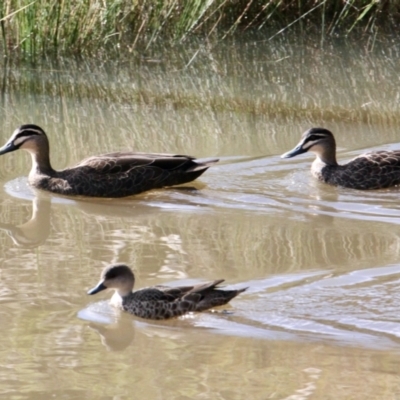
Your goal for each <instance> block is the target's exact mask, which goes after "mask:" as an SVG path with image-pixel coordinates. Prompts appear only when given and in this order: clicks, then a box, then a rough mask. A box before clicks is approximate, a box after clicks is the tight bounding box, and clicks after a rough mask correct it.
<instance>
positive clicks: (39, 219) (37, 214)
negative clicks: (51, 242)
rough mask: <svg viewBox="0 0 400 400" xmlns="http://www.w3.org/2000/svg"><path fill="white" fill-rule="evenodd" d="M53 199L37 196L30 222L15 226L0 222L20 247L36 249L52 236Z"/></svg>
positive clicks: (33, 203) (2, 227)
mask: <svg viewBox="0 0 400 400" xmlns="http://www.w3.org/2000/svg"><path fill="white" fill-rule="evenodd" d="M50 215H51V199H50V198H49V197H47V196H41V195H38V196H35V198H34V199H33V200H32V217H31V219H30V220H29V221H27V222H25V223H23V224H19V225H13V224H11V223H5V222H0V230H4V231H6V232H7V234H8V235H9V236H10V237H11V239H12V241H13V242H14V244H15V245H16V246H18V247H24V248H35V247H38V246H40V245H42V244H43V243H44V242H45V241H46V239H47V238H48V236H49V234H50Z"/></svg>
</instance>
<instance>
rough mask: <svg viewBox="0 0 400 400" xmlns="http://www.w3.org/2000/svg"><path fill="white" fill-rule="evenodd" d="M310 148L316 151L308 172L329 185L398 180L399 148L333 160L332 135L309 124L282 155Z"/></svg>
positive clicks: (369, 185)
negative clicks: (351, 158)
mask: <svg viewBox="0 0 400 400" xmlns="http://www.w3.org/2000/svg"><path fill="white" fill-rule="evenodd" d="M307 151H311V152H313V153H315V154H316V156H317V157H316V159H315V160H314V162H313V164H312V167H311V173H312V174H313V175H314V176H315V177H316V178H317V179H319V180H320V181H322V182H325V183H329V184H330V185H336V186H343V187H347V188H351V189H360V190H366V189H383V188H388V187H391V186H395V185H398V184H400V150H395V151H374V152H372V153H366V154H362V155H360V156H358V157H356V158H354V159H353V160H351V161H349V162H348V163H347V164H344V165H339V164H338V163H337V161H336V142H335V138H334V136H333V134H332V132H330V131H329V130H328V129H324V128H311V129H309V130H308V131H306V132H304V133H303V136H302V138H301V140H300V142H299V144H298V145H297V146H296V147H295V148H294V149H293V150H291V151H288V152H287V153H285V154H283V155H282V156H281V157H282V158H290V157H295V156H297V155H299V154H302V153H306V152H307Z"/></svg>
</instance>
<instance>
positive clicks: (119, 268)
mask: <svg viewBox="0 0 400 400" xmlns="http://www.w3.org/2000/svg"><path fill="white" fill-rule="evenodd" d="M134 283H135V276H134V275H133V272H132V270H131V269H130V268H129V267H128V266H126V265H124V264H116V265H109V266H108V267H106V268H104V270H103V271H102V273H101V277H100V281H99V283H98V284H97V285H96V286H95V287H94V288H92V289H90V290H89V291H88V292H87V293H88V294H96V293H99V292H101V291H102V290H105V289H115V290H116V291H117V292H118V294H119V295H120V296H121V297H123V296H126V295H128V294H130V293H131V292H132V289H133V285H134Z"/></svg>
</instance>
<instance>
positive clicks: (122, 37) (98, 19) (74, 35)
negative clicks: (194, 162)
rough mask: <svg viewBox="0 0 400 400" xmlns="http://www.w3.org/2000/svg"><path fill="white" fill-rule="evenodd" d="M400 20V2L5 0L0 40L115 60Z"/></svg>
mask: <svg viewBox="0 0 400 400" xmlns="http://www.w3.org/2000/svg"><path fill="white" fill-rule="evenodd" d="M399 21H400V2H399V1H398V0H386V1H376V0H349V1H340V0H336V1H327V0H312V1H311V0H291V1H281V0H236V1H231V0H185V1H182V0H157V1H156V0H135V1H132V0H79V1H78V0H33V1H32V0H3V1H1V2H0V23H1V26H0V28H1V37H2V40H1V44H2V46H1V47H2V51H3V53H4V54H5V55H7V56H17V57H19V58H27V59H31V60H35V59H37V58H39V57H43V56H47V55H64V56H65V55H94V56H101V57H110V56H116V55H127V54H130V53H131V52H134V51H139V50H140V51H141V52H143V51H145V50H149V49H150V48H151V46H152V45H153V44H154V43H156V42H163V43H167V42H168V43H176V42H182V41H184V40H185V39H186V38H187V37H188V36H193V35H200V36H201V37H210V36H211V35H213V36H215V37H216V38H218V39H220V38H224V37H226V36H228V35H231V34H233V33H234V32H243V31H247V30H261V29H266V30H267V31H268V32H269V34H268V35H269V36H270V37H272V36H274V35H276V34H280V33H282V32H285V31H286V30H288V29H293V28H294V27H295V28H296V29H299V30H300V31H301V32H303V33H304V32H308V31H309V30H310V29H312V30H317V31H318V32H320V37H321V40H323V39H324V37H325V36H330V35H337V34H349V33H350V32H352V31H353V30H354V29H355V28H358V32H360V31H361V32H363V33H367V34H370V35H374V34H376V32H377V31H378V30H386V31H390V30H391V29H394V28H395V27H396V26H397V23H398V22H399Z"/></svg>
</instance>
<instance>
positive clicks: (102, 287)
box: [87, 282, 107, 294]
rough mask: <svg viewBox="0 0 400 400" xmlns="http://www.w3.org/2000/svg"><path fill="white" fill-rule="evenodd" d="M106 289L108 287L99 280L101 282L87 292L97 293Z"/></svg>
mask: <svg viewBox="0 0 400 400" xmlns="http://www.w3.org/2000/svg"><path fill="white" fill-rule="evenodd" d="M105 289H107V287H106V286H104V285H103V282H99V284H98V285H97V286H95V287H94V288H92V289H90V290H89V291H88V292H87V294H96V293H99V292H101V291H102V290H105Z"/></svg>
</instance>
